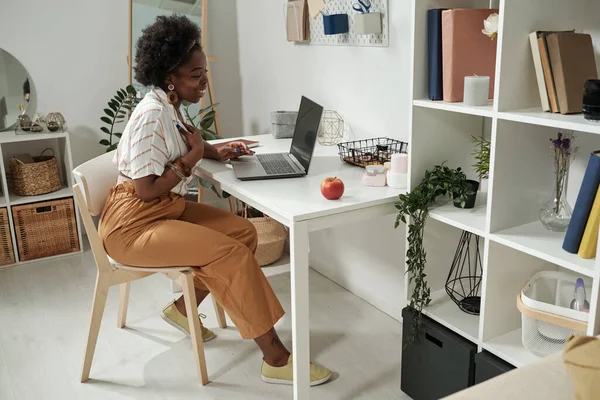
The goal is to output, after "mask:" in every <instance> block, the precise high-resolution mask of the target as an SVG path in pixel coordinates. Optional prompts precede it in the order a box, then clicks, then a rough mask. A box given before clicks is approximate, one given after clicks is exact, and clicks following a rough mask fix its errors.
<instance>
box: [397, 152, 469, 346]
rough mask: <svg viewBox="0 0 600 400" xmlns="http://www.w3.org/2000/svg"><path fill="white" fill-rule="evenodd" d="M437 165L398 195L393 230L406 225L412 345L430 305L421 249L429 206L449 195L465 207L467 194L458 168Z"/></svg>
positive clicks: (464, 180) (424, 255) (462, 173)
mask: <svg viewBox="0 0 600 400" xmlns="http://www.w3.org/2000/svg"><path fill="white" fill-rule="evenodd" d="M444 164H445V163H442V165H436V166H435V167H434V168H433V169H432V170H427V171H425V177H424V178H423V179H422V180H421V182H420V183H419V185H418V186H416V187H415V188H414V189H413V190H412V191H411V192H409V193H406V194H401V195H399V196H398V201H397V202H396V209H397V210H398V214H397V216H396V223H395V228H397V227H398V226H399V225H400V222H403V223H405V224H408V238H407V239H408V248H407V249H406V265H407V274H408V276H409V284H411V285H412V293H411V296H410V307H411V308H412V309H414V310H415V311H416V315H415V316H414V318H413V329H412V335H411V340H410V341H411V342H412V341H415V340H416V339H417V337H418V334H419V331H420V329H421V321H422V311H423V308H424V307H427V306H428V305H429V304H430V303H431V289H430V288H429V285H428V284H427V280H426V279H425V278H426V277H427V274H425V265H426V262H427V253H426V251H425V247H424V246H423V235H424V233H425V224H426V222H427V217H428V216H429V207H430V206H431V205H432V204H433V203H434V202H435V200H436V199H437V198H438V197H439V196H448V197H449V198H450V199H452V200H453V201H454V202H455V203H459V204H461V207H464V203H465V198H466V195H467V194H470V192H469V189H468V186H467V177H466V175H465V173H464V172H463V171H462V170H461V168H456V169H452V168H449V167H447V166H446V165H444Z"/></svg>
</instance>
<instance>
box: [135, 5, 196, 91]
mask: <svg viewBox="0 0 600 400" xmlns="http://www.w3.org/2000/svg"><path fill="white" fill-rule="evenodd" d="M194 43H195V44H194ZM192 44H193V47H191V48H190V46H191V45H192ZM195 49H196V50H200V49H201V46H200V28H198V26H197V25H196V24H194V23H193V22H192V21H190V20H189V19H188V18H187V17H185V16H183V15H177V14H174V15H170V16H164V15H161V16H158V17H157V18H156V22H155V23H154V24H152V25H150V26H148V27H147V28H145V29H144V30H143V32H142V37H140V39H139V41H138V43H137V52H136V54H135V68H134V70H135V80H136V81H138V82H139V83H141V84H142V85H144V86H151V85H152V86H161V85H163V84H164V83H165V79H166V78H167V75H168V74H169V72H171V71H173V70H174V69H175V68H177V67H178V66H180V65H182V64H185V63H186V62H187V61H188V59H189V58H190V57H191V55H192V53H193V51H194V50H195Z"/></svg>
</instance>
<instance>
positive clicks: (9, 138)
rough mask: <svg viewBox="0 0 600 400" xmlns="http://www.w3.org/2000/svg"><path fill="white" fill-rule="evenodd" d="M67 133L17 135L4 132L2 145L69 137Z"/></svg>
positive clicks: (1, 137)
mask: <svg viewBox="0 0 600 400" xmlns="http://www.w3.org/2000/svg"><path fill="white" fill-rule="evenodd" d="M67 135H68V133H67V132H42V133H23V134H19V135H17V134H16V133H15V131H8V132H2V135H0V143H15V142H29V141H32V140H45V139H57V138H64V137H67Z"/></svg>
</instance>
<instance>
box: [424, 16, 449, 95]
mask: <svg viewBox="0 0 600 400" xmlns="http://www.w3.org/2000/svg"><path fill="white" fill-rule="evenodd" d="M445 10H446V9H445V8H434V9H431V10H427V76H428V83H429V89H428V93H429V100H443V99H444V92H443V84H442V83H443V79H444V76H443V73H442V71H443V69H442V11H445Z"/></svg>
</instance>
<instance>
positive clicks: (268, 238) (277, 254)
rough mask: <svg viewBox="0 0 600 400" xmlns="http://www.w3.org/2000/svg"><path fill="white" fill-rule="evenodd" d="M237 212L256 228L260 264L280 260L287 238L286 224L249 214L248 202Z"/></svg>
mask: <svg viewBox="0 0 600 400" xmlns="http://www.w3.org/2000/svg"><path fill="white" fill-rule="evenodd" d="M237 214H238V215H240V216H242V217H244V218H247V219H248V221H250V222H251V223H252V225H254V227H255V228H256V233H257V235H258V246H257V248H256V254H255V255H254V257H255V258H256V262H257V263H258V265H260V266H265V265H269V264H273V263H274V262H276V261H277V260H279V259H280V258H281V256H282V255H283V249H284V247H285V241H286V239H287V230H286V229H285V226H283V225H282V224H280V223H279V222H277V221H275V220H274V219H273V218H271V217H268V216H262V217H251V216H249V212H248V205H246V204H244V205H243V207H242V209H241V210H237Z"/></svg>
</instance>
